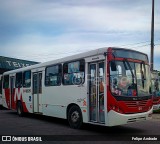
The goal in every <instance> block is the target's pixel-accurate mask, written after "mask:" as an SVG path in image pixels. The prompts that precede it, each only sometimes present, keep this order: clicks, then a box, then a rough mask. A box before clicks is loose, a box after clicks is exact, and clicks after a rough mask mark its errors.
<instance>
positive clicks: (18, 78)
mask: <svg viewBox="0 0 160 144" xmlns="http://www.w3.org/2000/svg"><path fill="white" fill-rule="evenodd" d="M15 87H16V88H21V87H22V72H20V73H16V83H15Z"/></svg>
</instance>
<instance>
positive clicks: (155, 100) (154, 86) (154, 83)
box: [151, 70, 160, 111]
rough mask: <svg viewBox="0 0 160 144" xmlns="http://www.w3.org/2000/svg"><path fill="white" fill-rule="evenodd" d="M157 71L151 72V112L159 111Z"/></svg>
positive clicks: (159, 85)
mask: <svg viewBox="0 0 160 144" xmlns="http://www.w3.org/2000/svg"><path fill="white" fill-rule="evenodd" d="M158 73H159V72H158V71H156V70H154V71H151V78H152V93H153V111H159V110H160V77H159V75H158Z"/></svg>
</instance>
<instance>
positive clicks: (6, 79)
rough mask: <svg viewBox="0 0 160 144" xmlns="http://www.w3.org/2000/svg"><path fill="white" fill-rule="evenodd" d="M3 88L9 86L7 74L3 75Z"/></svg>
mask: <svg viewBox="0 0 160 144" xmlns="http://www.w3.org/2000/svg"><path fill="white" fill-rule="evenodd" d="M3 88H4V89H7V88H9V75H5V76H4V77H3Z"/></svg>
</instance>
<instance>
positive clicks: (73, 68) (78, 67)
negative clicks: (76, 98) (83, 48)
mask: <svg viewBox="0 0 160 144" xmlns="http://www.w3.org/2000/svg"><path fill="white" fill-rule="evenodd" d="M84 70H85V61H84V60H79V61H73V62H68V63H64V64H63V84H64V85H79V84H82V83H84V76H85V75H84V72H85V71H84Z"/></svg>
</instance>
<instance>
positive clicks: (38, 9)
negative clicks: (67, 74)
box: [0, 0, 160, 70]
mask: <svg viewBox="0 0 160 144" xmlns="http://www.w3.org/2000/svg"><path fill="white" fill-rule="evenodd" d="M151 7H152V0H134V1H131V0H80V1H78V0H0V55H1V56H7V57H13V58H20V59H26V60H32V61H38V62H45V61H49V60H54V59H58V58H62V57H65V56H69V55H74V54H77V53H81V52H85V51H88V50H92V49H97V48H101V47H113V46H114V47H122V48H129V49H134V50H138V51H141V52H144V53H147V54H148V55H150V39H151V37H150V33H151ZM159 7H160V0H155V35H154V40H155V42H154V43H155V50H154V56H155V57H154V68H155V69H157V70H160V8H159ZM149 57H150V56H149Z"/></svg>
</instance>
